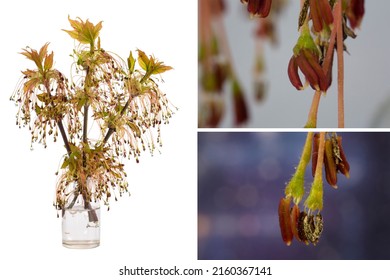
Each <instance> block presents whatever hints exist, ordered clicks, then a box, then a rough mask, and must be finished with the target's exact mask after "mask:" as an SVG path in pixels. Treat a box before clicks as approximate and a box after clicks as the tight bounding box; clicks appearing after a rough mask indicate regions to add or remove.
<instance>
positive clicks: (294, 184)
mask: <svg viewBox="0 0 390 280" xmlns="http://www.w3.org/2000/svg"><path fill="white" fill-rule="evenodd" d="M313 134H314V133H313V132H308V133H307V136H306V141H305V145H304V146H303V151H302V155H301V159H300V161H299V163H298V166H297V169H296V171H295V173H294V175H293V177H292V178H291V180H290V182H289V183H288V184H287V186H286V189H285V195H286V197H292V198H293V199H294V203H295V204H299V202H300V201H301V199H302V197H303V195H304V194H305V188H304V183H305V171H306V167H307V165H308V164H309V162H310V155H311V148H312V142H313Z"/></svg>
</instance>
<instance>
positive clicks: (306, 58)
mask: <svg viewBox="0 0 390 280" xmlns="http://www.w3.org/2000/svg"><path fill="white" fill-rule="evenodd" d="M298 68H299V69H300V70H301V72H302V73H303V75H304V76H305V78H306V81H307V82H308V83H309V84H310V86H311V87H312V88H313V89H315V90H317V91H324V92H325V91H326V90H327V89H328V88H329V86H330V82H331V76H329V75H326V74H325V73H324V71H323V69H322V67H321V65H320V52H319V50H318V47H317V46H316V44H315V42H314V40H313V38H312V37H311V34H310V30H309V27H308V26H307V25H304V26H303V27H302V31H301V36H300V37H299V39H298V42H297V44H296V45H295V47H294V54H293V56H292V57H291V59H290V62H289V65H288V70H287V72H288V76H289V79H290V82H291V84H292V85H293V86H294V87H295V88H296V89H298V90H302V89H303V88H304V87H303V85H302V82H301V78H300V77H299V74H298Z"/></svg>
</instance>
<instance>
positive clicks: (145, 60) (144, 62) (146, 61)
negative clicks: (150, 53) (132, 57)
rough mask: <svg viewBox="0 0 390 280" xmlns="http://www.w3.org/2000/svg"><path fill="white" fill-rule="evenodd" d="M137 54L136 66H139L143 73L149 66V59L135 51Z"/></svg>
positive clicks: (140, 52) (141, 52)
mask: <svg viewBox="0 0 390 280" xmlns="http://www.w3.org/2000/svg"><path fill="white" fill-rule="evenodd" d="M137 52H138V64H139V66H140V67H141V68H142V69H144V70H145V71H148V69H149V64H150V60H149V58H148V57H147V55H146V54H145V53H144V52H143V51H141V50H137Z"/></svg>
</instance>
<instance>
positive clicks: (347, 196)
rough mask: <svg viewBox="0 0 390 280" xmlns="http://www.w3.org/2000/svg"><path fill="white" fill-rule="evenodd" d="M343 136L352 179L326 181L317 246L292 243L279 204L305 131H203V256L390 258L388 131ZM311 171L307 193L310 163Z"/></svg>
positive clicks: (200, 172) (200, 174) (200, 231)
mask: <svg viewBox="0 0 390 280" xmlns="http://www.w3.org/2000/svg"><path fill="white" fill-rule="evenodd" d="M339 135H341V136H342V137H343V147H344V150H345V153H346V155H347V158H348V161H349V163H350V165H351V177H350V178H349V179H346V178H345V177H344V176H339V177H338V179H339V180H338V186H339V188H338V189H337V190H335V189H333V188H331V187H330V186H329V185H328V184H327V183H324V209H323V211H322V215H323V219H324V231H323V234H322V236H321V239H320V242H319V243H318V244H317V246H313V245H310V246H306V245H305V244H303V243H300V242H297V241H296V240H294V241H293V243H292V245H291V246H289V247H288V246H286V245H285V244H284V242H283V241H282V238H281V234H280V229H279V220H278V212H277V209H278V203H279V200H280V198H281V197H283V196H284V188H285V184H286V182H288V181H289V179H290V178H291V176H292V174H293V173H294V167H296V166H297V164H298V161H299V158H300V155H301V151H302V148H303V145H304V142H305V139H306V133H305V132H282V133H273V132H252V133H238V132H236V133H234V132H230V133H228V132H219V133H216V132H215V133H211V132H209V133H205V132H203V133H199V134H198V258H199V259H214V260H215V259H219V260H221V259H223V260H225V259H246V260H248V259H267V260H272V259H277V260H280V259H282V260H287V259H298V260H312V259H322V260H329V259H331V260H337V259H343V260H345V259H347V260H361V259H364V260H373V259H386V260H388V259H390V239H389V236H390V222H389V214H390V172H389V166H390V133H374V132H372V133H358V132H349V133H339ZM307 171H308V172H307V175H308V176H307V178H306V181H305V190H306V193H308V192H309V190H310V185H311V182H312V177H311V166H308V170H307ZM305 197H306V196H305ZM305 197H304V199H305ZM304 199H303V200H302V202H303V201H304ZM300 205H301V209H302V204H300Z"/></svg>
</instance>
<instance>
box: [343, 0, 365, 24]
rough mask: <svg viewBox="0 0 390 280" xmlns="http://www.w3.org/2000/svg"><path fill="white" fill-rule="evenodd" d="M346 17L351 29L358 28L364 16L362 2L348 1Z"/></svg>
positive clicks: (359, 0)
mask: <svg viewBox="0 0 390 280" xmlns="http://www.w3.org/2000/svg"><path fill="white" fill-rule="evenodd" d="M346 15H347V18H348V20H349V23H350V25H351V28H352V29H355V28H356V27H360V24H361V22H362V19H363V16H364V0H350V1H349V4H348V7H347V10H346Z"/></svg>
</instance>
